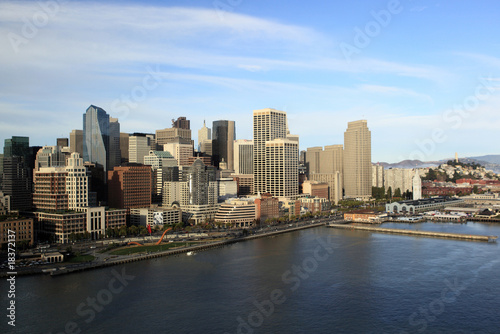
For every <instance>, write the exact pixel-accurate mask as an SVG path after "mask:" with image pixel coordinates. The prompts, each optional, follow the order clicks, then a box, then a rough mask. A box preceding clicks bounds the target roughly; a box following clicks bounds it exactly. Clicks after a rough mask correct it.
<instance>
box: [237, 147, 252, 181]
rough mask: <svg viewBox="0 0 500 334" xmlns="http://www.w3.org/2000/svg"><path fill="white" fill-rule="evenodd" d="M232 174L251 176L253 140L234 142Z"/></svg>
mask: <svg viewBox="0 0 500 334" xmlns="http://www.w3.org/2000/svg"><path fill="white" fill-rule="evenodd" d="M233 156H234V173H235V174H252V175H253V140H247V139H238V140H235V141H234V154H233Z"/></svg>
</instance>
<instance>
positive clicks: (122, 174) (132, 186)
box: [108, 166, 152, 209]
mask: <svg viewBox="0 0 500 334" xmlns="http://www.w3.org/2000/svg"><path fill="white" fill-rule="evenodd" d="M151 189H152V172H151V167H150V166H122V167H115V168H114V169H113V170H111V171H109V172H108V193H109V199H108V203H109V206H110V207H112V208H117V209H130V208H137V207H147V206H150V205H151Z"/></svg>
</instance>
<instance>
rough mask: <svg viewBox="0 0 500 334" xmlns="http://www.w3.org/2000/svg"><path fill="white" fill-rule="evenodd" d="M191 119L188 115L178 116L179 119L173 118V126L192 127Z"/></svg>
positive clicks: (180, 127) (178, 127)
mask: <svg viewBox="0 0 500 334" xmlns="http://www.w3.org/2000/svg"><path fill="white" fill-rule="evenodd" d="M190 123H191V122H190V121H189V120H187V119H186V117H183V116H181V117H178V118H177V120H175V121H174V120H172V127H173V128H177V129H188V130H189V129H191V126H190Z"/></svg>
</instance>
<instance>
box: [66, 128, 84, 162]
mask: <svg viewBox="0 0 500 334" xmlns="http://www.w3.org/2000/svg"><path fill="white" fill-rule="evenodd" d="M69 148H70V151H71V152H77V153H79V154H80V156H81V157H83V130H72V131H71V133H70V134H69Z"/></svg>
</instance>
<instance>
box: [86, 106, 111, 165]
mask: <svg viewBox="0 0 500 334" xmlns="http://www.w3.org/2000/svg"><path fill="white" fill-rule="evenodd" d="M111 121H112V124H111V125H110V117H109V115H108V114H107V113H106V111H104V109H102V108H99V107H96V106H94V105H91V106H90V107H88V108H87V111H86V112H85V114H83V160H84V161H88V162H92V163H97V164H99V165H101V166H103V169H104V170H105V171H108V170H111V169H112V168H113V167H115V166H116V165H117V164H119V159H118V158H117V157H119V156H120V151H119V150H120V144H119V143H120V125H119V123H118V120H117V119H111ZM117 150H118V152H116V151H117Z"/></svg>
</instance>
